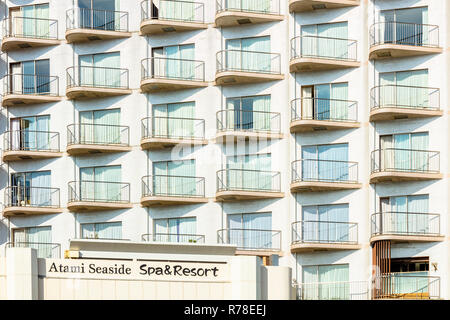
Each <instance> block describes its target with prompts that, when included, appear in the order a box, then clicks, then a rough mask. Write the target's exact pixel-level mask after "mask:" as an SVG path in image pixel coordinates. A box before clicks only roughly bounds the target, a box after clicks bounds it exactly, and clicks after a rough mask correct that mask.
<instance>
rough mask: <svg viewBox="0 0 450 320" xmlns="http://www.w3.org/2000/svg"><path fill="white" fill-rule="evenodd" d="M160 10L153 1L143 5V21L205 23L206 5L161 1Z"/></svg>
mask: <svg viewBox="0 0 450 320" xmlns="http://www.w3.org/2000/svg"><path fill="white" fill-rule="evenodd" d="M158 2H159V5H158V8H157V7H156V6H154V5H153V0H145V1H142V3H141V21H147V20H152V19H157V20H169V21H180V22H196V23H204V22H205V4H203V3H199V2H192V1H184V0H183V1H179V0H159V1H158Z"/></svg>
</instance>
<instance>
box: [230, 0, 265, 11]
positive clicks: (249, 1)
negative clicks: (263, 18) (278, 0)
mask: <svg viewBox="0 0 450 320" xmlns="http://www.w3.org/2000/svg"><path fill="white" fill-rule="evenodd" d="M222 2H225V3H226V5H225V8H226V9H227V10H237V11H249V12H258V13H270V2H271V0H259V1H255V0H226V1H222Z"/></svg>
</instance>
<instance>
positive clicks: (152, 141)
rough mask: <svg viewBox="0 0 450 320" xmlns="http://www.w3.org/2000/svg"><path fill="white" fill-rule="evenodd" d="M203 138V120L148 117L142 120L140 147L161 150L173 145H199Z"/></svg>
mask: <svg viewBox="0 0 450 320" xmlns="http://www.w3.org/2000/svg"><path fill="white" fill-rule="evenodd" d="M206 144H208V140H206V139H205V120H203V119H191V118H175V117H149V118H145V119H143V120H142V139H141V148H142V149H143V150H162V149H166V148H173V147H175V146H201V145H206Z"/></svg>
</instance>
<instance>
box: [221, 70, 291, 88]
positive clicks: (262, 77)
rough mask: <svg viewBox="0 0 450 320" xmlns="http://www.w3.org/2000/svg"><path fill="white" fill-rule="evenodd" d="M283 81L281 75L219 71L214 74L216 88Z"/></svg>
mask: <svg viewBox="0 0 450 320" xmlns="http://www.w3.org/2000/svg"><path fill="white" fill-rule="evenodd" d="M283 79H284V75H282V74H273V73H264V72H245V71H220V72H217V73H216V85H218V86H228V85H236V84H246V83H260V82H269V81H278V80H283Z"/></svg>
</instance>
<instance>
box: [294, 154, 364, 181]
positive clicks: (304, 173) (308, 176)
mask: <svg viewBox="0 0 450 320" xmlns="http://www.w3.org/2000/svg"><path fill="white" fill-rule="evenodd" d="M321 165H322V166H321ZM291 179H292V180H291V182H292V183H295V182H300V181H319V182H321V181H322V182H339V183H358V162H353V161H341V160H319V159H300V160H296V161H294V162H292V177H291Z"/></svg>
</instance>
